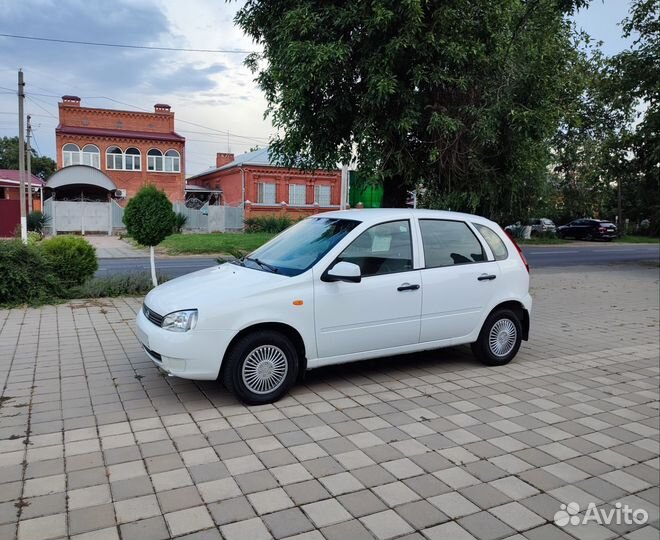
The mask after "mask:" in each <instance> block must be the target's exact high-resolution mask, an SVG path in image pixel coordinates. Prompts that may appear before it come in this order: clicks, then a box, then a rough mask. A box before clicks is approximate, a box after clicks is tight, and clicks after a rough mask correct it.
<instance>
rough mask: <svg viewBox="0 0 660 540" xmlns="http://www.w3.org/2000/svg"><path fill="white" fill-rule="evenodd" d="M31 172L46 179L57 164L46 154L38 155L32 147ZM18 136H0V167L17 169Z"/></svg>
mask: <svg viewBox="0 0 660 540" xmlns="http://www.w3.org/2000/svg"><path fill="white" fill-rule="evenodd" d="M31 167H32V174H34V175H36V176H38V177H39V178H41V179H42V180H46V179H47V178H48V177H49V176H50V175H51V174H53V173H54V172H55V169H57V164H56V163H55V162H54V161H53V160H52V159H51V158H49V157H48V156H40V155H39V154H38V153H37V151H36V150H35V149H34V148H32V158H31ZM18 168H19V166H18V137H2V138H0V169H14V170H18Z"/></svg>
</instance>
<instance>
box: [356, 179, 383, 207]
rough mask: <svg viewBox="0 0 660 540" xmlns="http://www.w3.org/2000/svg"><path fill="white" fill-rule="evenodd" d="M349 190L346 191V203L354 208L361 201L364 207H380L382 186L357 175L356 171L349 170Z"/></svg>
mask: <svg viewBox="0 0 660 540" xmlns="http://www.w3.org/2000/svg"><path fill="white" fill-rule="evenodd" d="M349 174H350V176H349V177H350V183H351V184H350V191H349V192H348V203H349V204H350V205H351V208H355V207H356V206H357V204H358V203H362V204H363V205H364V207H365V208H381V207H382V204H383V186H382V185H380V184H378V183H376V182H370V181H369V180H368V179H366V178H364V177H363V176H361V175H359V174H358V173H357V171H350V173H349Z"/></svg>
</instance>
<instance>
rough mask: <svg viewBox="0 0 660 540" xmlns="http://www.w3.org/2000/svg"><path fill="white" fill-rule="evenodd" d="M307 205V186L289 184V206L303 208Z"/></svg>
mask: <svg viewBox="0 0 660 540" xmlns="http://www.w3.org/2000/svg"><path fill="white" fill-rule="evenodd" d="M306 204H307V186H306V185H305V184H289V206H305V205H306Z"/></svg>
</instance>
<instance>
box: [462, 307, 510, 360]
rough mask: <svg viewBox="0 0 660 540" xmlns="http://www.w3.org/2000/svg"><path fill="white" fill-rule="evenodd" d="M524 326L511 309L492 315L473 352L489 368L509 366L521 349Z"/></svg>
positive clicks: (487, 320)
mask: <svg viewBox="0 0 660 540" xmlns="http://www.w3.org/2000/svg"><path fill="white" fill-rule="evenodd" d="M521 341H522V326H521V324H520V320H519V318H518V315H516V313H515V312H513V311H512V310H510V309H500V310H498V311H495V312H494V313H491V314H490V315H489V316H488V318H487V319H486V322H485V323H484V325H483V327H482V328H481V332H480V333H479V339H478V340H477V341H476V342H475V343H473V344H472V352H473V353H474V355H475V356H476V357H477V359H479V360H480V361H481V362H482V363H484V364H486V365H488V366H503V365H504V364H508V363H509V362H510V361H511V360H512V359H513V357H514V356H516V354H517V353H518V349H520V343H521Z"/></svg>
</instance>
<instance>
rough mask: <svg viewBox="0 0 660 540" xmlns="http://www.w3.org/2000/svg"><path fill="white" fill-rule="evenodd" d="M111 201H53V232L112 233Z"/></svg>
mask: <svg viewBox="0 0 660 540" xmlns="http://www.w3.org/2000/svg"><path fill="white" fill-rule="evenodd" d="M110 204H111V203H109V202H86V201H52V216H51V227H52V229H53V234H57V233H61V232H63V233H67V232H79V233H82V234H85V233H93V232H96V233H98V232H107V233H108V234H111V233H112V213H111V208H110Z"/></svg>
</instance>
